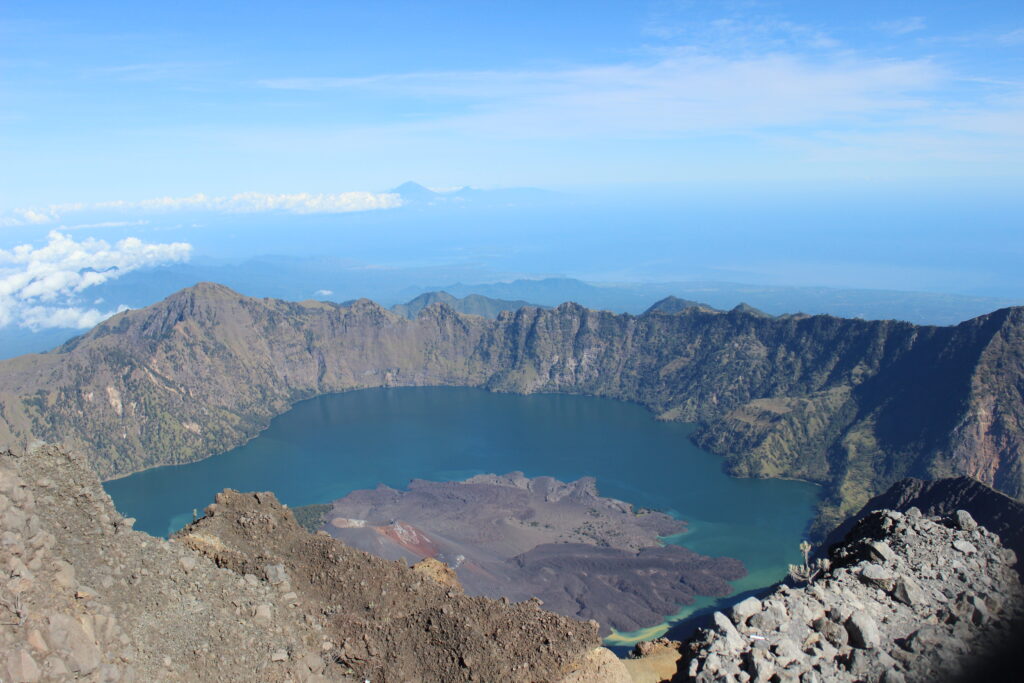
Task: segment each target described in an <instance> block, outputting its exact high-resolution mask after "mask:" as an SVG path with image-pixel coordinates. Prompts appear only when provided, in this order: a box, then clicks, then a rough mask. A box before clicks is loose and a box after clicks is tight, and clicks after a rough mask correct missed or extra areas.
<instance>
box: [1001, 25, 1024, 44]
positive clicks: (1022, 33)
mask: <svg viewBox="0 0 1024 683" xmlns="http://www.w3.org/2000/svg"><path fill="white" fill-rule="evenodd" d="M996 41H997V42H999V43H1002V44H1003V45H1020V44H1021V43H1024V28H1018V29H1014V30H1012V31H1010V32H1008V33H1004V34H1002V35H1000V36H998V37H997V38H996Z"/></svg>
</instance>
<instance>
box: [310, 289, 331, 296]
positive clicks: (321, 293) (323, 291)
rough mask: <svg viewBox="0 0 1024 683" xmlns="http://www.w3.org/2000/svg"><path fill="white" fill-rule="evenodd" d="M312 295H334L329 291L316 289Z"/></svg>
mask: <svg viewBox="0 0 1024 683" xmlns="http://www.w3.org/2000/svg"><path fill="white" fill-rule="evenodd" d="M313 294H314V295H315V296H330V295H331V294H334V292H333V291H331V290H329V289H318V290H316V291H315V292H313Z"/></svg>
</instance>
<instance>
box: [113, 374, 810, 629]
mask: <svg viewBox="0 0 1024 683" xmlns="http://www.w3.org/2000/svg"><path fill="white" fill-rule="evenodd" d="M692 430H693V425H688V424H683V423H676V422H659V421H657V420H655V419H654V417H653V415H652V414H651V413H650V412H649V411H648V410H647V409H645V408H643V407H642V406H639V405H636V404H632V403H624V402H621V401H613V400H610V399H601V398H591V397H584V396H567V395H560V394H534V395H530V396H518V395H514V394H492V393H490V392H487V391H483V390H480V389H470V388H456V387H415V388H394V389H365V390H360V391H351V392H347V393H343V394H333V395H330V396H321V397H318V398H314V399H310V400H308V401H303V402H302V403H299V404H297V405H296V406H295V407H294V408H293V409H292V410H290V411H289V412H287V413H285V414H283V415H281V416H279V417H277V418H275V419H274V420H273V421H272V422H271V423H270V426H269V427H268V428H267V429H266V430H265V431H264V432H263V433H261V434H260V435H259V436H258V437H257V438H255V439H253V440H252V441H250V442H249V443H247V444H245V445H244V446H241V447H239V448H236V449H234V450H232V451H228V452H227V453H222V454H220V455H216V456H213V457H211V458H207V459H206V460H201V461H199V462H196V463H192V464H188V465H175V466H169V467H158V468H155V469H151V470H147V471H145V472H140V473H138V474H134V475H132V476H129V477H125V478H123V479H117V480H114V481H109V482H106V483H105V484H104V487H105V488H106V490H107V492H108V493H109V494H110V496H111V497H112V498H113V499H114V503H115V505H116V506H117V508H118V510H119V511H120V512H121V513H122V514H123V515H125V516H128V517H135V518H136V519H137V522H136V525H135V527H136V528H137V529H140V530H143V531H146V532H148V533H151V534H153V535H157V536H166V535H168V534H169V533H170V532H172V531H175V530H176V529H178V528H180V527H181V526H183V525H184V524H186V523H187V522H189V521H191V520H192V511H193V509H198V510H199V511H200V514H202V509H203V508H204V507H206V505H207V504H209V503H211V502H212V501H213V497H214V495H215V494H216V493H218V492H219V491H221V490H223V489H225V488H233V489H237V490H240V491H273V492H274V493H275V494H276V495H277V497H278V498H279V499H280V500H281V501H282V502H283V503H286V504H288V505H290V506H293V507H294V506H298V505H309V504H311V503H325V502H328V501H330V500H333V499H335V498H340V497H342V496H344V495H346V494H348V493H349V492H351V491H354V490H356V489H364V488H374V487H376V486H377V484H378V483H384V484H387V485H389V486H393V487H395V488H403V487H404V486H405V485H406V484H407V483H408V482H409V480H410V479H413V478H420V479H432V480H436V481H446V480H459V479H465V478H467V477H470V476H472V475H474V474H482V473H487V472H493V473H498V474H504V473H506V472H511V471H514V470H520V471H522V472H524V473H525V474H526V476H529V477H535V476H541V475H548V476H552V477H556V478H558V479H561V480H563V481H571V480H573V479H578V478H579V477H582V476H592V477H594V478H596V479H597V486H598V490H599V491H600V493H601V495H604V496H610V497H612V498H619V499H621V500H625V501H628V502H630V503H633V504H634V505H636V506H638V507H639V506H643V507H649V508H656V509H659V510H663V511H665V512H668V513H670V514H672V515H675V516H677V517H679V518H681V519H683V520H685V521H687V522H688V523H689V528H688V530H687V532H686V533H685V534H682V535H680V536H675V537H672V538H670V539H668V542H672V543H679V544H681V545H685V546H686V547H688V548H691V549H693V550H695V551H697V552H700V553H704V554H708V555H727V556H730V557H735V558H738V559H740V560H741V561H742V562H743V564H744V565H745V566H746V568H747V572H748V576H747V577H746V578H744V579H741V580H739V581H736V582H734V584H733V585H734V588H735V589H736V591H737V592H738V593H739V592H744V591H751V590H756V589H757V588H760V587H763V586H767V585H769V584H771V583H774V582H775V581H778V580H779V579H781V578H782V577H783V576H784V575H785V573H786V566H787V564H789V563H793V562H796V561H797V560H798V559H799V558H800V554H799V551H798V549H797V546H798V544H799V543H800V540H801V539H802V538H803V537H804V529H805V527H806V525H807V523H808V521H809V520H810V518H811V515H812V513H813V510H814V505H815V504H816V502H817V500H818V491H819V490H818V488H817V487H816V486H813V485H811V484H807V483H804V482H799V481H783V480H764V479H736V478H733V477H729V476H728V475H726V474H725V473H724V472H723V470H722V461H721V459H720V458H718V457H717V456H714V455H712V454H710V453H707V452H706V451H703V450H701V449H700V448H698V447H697V446H695V445H694V444H693V443H692V442H691V441H690V440H689V438H688V436H689V434H690V432H691V431H692ZM713 603H714V600H711V599H701V600H698V603H697V604H696V605H693V606H690V607H689V608H685V609H682V610H681V611H680V612H679V613H678V614H676V615H673V620H679V619H683V618H685V617H687V616H689V615H690V614H691V613H693V612H694V611H695V610H697V609H699V608H704V607H707V606H709V605H711V604H713ZM666 628H667V626H666V625H664V624H662V625H652V629H649V630H646V631H645V632H643V633H635V634H624V635H623V637H622V638H621V639H620V640H621V642H622V643H623V644H624V643H627V642H630V641H632V640H635V639H636V638H637V637H639V636H641V635H643V636H645V637H646V636H651V635H660V633H661V632H664V631H665V629H666ZM611 642H613V643H614V642H616V639H615V638H614V637H613V638H612V641H611Z"/></svg>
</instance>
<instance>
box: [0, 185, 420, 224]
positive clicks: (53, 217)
mask: <svg viewBox="0 0 1024 683" xmlns="http://www.w3.org/2000/svg"><path fill="white" fill-rule="evenodd" d="M401 205H402V198H401V197H399V196H398V195H397V194H389V193H379V194H375V193H373V192H340V193H336V194H310V193H306V192H302V193H296V194H265V193H261V192H241V193H239V194H234V195H230V196H224V197H211V196H208V195H205V194H202V193H199V194H194V195H192V196H190V197H156V198H154V199H143V200H141V201H125V200H116V201H108V202H98V203H95V204H82V203H76V204H53V205H51V206H48V207H44V208H39V207H35V208H28V209H14V210H13V211H10V212H9V213H8V215H7V216H0V227H4V226H6V227H11V226H23V225H43V224H46V223H54V222H57V221H59V220H61V219H62V218H63V217H64V216H66V215H68V214H74V213H80V212H83V211H100V212H111V211H115V212H125V213H163V212H172V211H212V212H216V213H260V212H265V211H284V212H287V213H296V214H311V213H348V212H350V211H372V210H375V209H392V208H396V207H399V206H401ZM134 222H136V223H143V222H144V221H134ZM132 223H133V221H102V222H99V223H92V224H87V225H85V226H75V227H114V226H120V225H130V224H132Z"/></svg>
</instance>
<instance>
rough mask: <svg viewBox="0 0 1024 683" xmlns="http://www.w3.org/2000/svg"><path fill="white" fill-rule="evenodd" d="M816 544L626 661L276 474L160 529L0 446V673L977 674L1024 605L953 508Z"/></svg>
mask: <svg viewBox="0 0 1024 683" xmlns="http://www.w3.org/2000/svg"><path fill="white" fill-rule="evenodd" d="M831 557H832V563H833V564H832V566H831V567H830V568H829V569H828V571H826V572H825V573H823V574H822V575H820V576H816V577H815V578H814V580H813V581H812V583H811V584H810V585H809V586H807V587H805V588H788V587H785V586H783V587H780V588H779V589H778V590H777V591H776V592H775V593H774V594H772V595H771V596H769V597H767V598H766V599H764V600H760V601H759V600H756V599H753V598H751V599H748V600H745V601H744V602H741V603H739V604H738V605H736V606H735V608H734V609H733V610H732V618H731V619H730V618H729V617H726V616H725V615H723V614H716V615H715V621H716V624H717V626H716V628H715V629H713V630H710V631H708V632H706V633H704V634H703V635H702V636H701V637H700V638H699V639H698V640H696V641H694V642H692V643H690V644H688V645H687V646H685V647H684V648H683V655H684V656H683V658H682V659H680V654H679V651H678V649H676V648H674V647H671V646H670V645H669V644H666V643H662V644H645V645H643V646H642V647H640V648H639V649H640V650H641V651H642V652H644V653H646V655H647V656H645V657H644V658H641V659H639V660H633V661H628V660H627V661H625V662H623V661H620V660H617V659H616V658H615V657H614V655H612V654H611V653H610V652H609V651H607V650H605V649H604V648H601V647H598V640H597V627H596V624H594V623H593V622H591V623H583V622H580V621H575V620H573V619H569V618H565V617H561V616H557V615H554V614H551V613H549V612H546V611H544V610H543V609H541V608H540V606H539V605H538V604H537V603H536V602H535V601H526V602H520V603H510V602H508V601H507V600H490V599H487V598H471V597H467V596H465V595H464V594H463V593H462V590H461V586H460V584H459V583H458V581H457V580H456V579H455V576H454V573H453V572H452V571H451V570H450V569H448V568H447V567H446V566H445V565H444V564H442V563H439V562H436V561H434V560H426V561H424V562H421V563H419V564H417V565H415V566H413V567H411V568H410V567H408V566H406V565H405V563H398V562H389V561H386V560H381V559H378V558H375V557H372V556H370V555H367V554H366V553H363V552H360V551H357V550H354V549H351V548H348V547H347V546H345V545H344V544H342V543H340V542H338V541H336V540H334V539H331V538H330V537H327V536H324V535H321V534H315V535H314V534H309V533H308V532H306V531H305V530H302V529H301V528H299V527H298V526H297V524H296V523H295V520H294V517H293V515H292V514H291V512H290V511H289V510H288V509H286V508H284V507H283V506H282V505H280V504H279V503H278V502H277V500H276V499H275V498H274V497H273V495H271V494H266V493H238V492H234V491H225V492H223V493H222V494H220V495H219V496H218V497H217V501H216V502H215V503H213V504H211V505H210V506H209V507H208V508H207V510H206V516H205V517H203V518H201V519H199V520H198V521H197V522H195V523H193V524H191V525H189V526H188V527H186V528H185V529H184V530H182V532H180V533H179V534H178V535H177V536H176V537H175V538H174V539H173V540H171V541H167V540H163V539H157V538H153V537H152V536H148V535H146V534H144V533H141V532H138V531H134V530H133V529H132V520H130V519H124V518H122V517H121V516H120V515H119V514H117V512H116V511H115V510H114V508H113V506H112V505H111V501H110V499H109V498H108V497H107V496H106V494H105V493H104V492H103V489H102V488H101V487H100V485H99V481H98V479H97V478H96V476H95V474H94V473H93V472H92V471H91V470H90V469H89V466H88V464H87V462H86V461H85V460H84V459H83V458H81V457H77V456H74V455H69V454H67V453H64V452H63V451H61V450H59V449H57V448H54V447H43V448H39V449H35V450H34V451H32V452H30V453H28V454H26V455H20V456H19V455H14V454H12V453H10V452H7V453H4V454H0V572H2V573H0V678H2V679H3V680H5V681H19V682H28V683H32V682H35V681H64V680H88V681H140V682H141V681H146V682H148V681H254V680H259V681H282V682H283V681H293V682H296V683H299V682H302V683H316V682H322V681H365V680H371V681H375V682H378V681H403V682H405V681H474V680H475V681H499V680H500V681H551V682H555V681H561V682H564V683H631V682H632V683H639V682H644V683H650V682H659V681H667V680H670V679H671V680H680V679H681V678H686V677H687V676H689V677H695V678H697V679H698V680H739V681H747V680H759V681H768V680H772V681H797V680H799V681H820V680H865V681H874V680H883V681H890V682H892V681H903V680H906V681H917V680H920V681H924V680H945V678H946V677H947V676H948V675H949V674H950V673H951V672H953V673H955V672H957V671H971V672H975V673H977V671H978V670H977V669H975V668H971V667H976V666H978V665H984V664H986V660H985V659H984V658H985V656H986V655H987V654H988V653H989V652H990V650H991V649H992V647H994V646H998V645H1001V644H1002V643H1003V642H1005V641H1006V640H1012V639H1013V637H1014V633H1013V632H1011V630H1010V623H1011V620H1012V619H1015V618H1016V619H1018V620H1019V619H1020V618H1021V617H1022V616H1024V613H1022V604H1024V603H1022V600H1024V595H1022V590H1021V585H1020V581H1019V579H1018V577H1017V575H1016V573H1015V572H1014V571H1013V569H1012V565H1013V563H1014V562H1015V561H1016V558H1015V557H1014V553H1013V552H1012V551H1011V550H1008V549H1005V548H1003V547H1002V546H1001V545H1000V543H999V541H998V539H997V538H996V537H995V536H994V535H993V534H991V533H990V532H988V531H986V530H985V529H984V528H981V527H978V526H977V525H976V523H975V522H974V520H973V518H971V516H970V515H969V514H967V513H966V512H963V511H958V512H957V513H956V514H954V515H952V516H950V517H947V518H935V519H928V518H926V517H924V516H922V515H921V514H920V512H919V511H917V510H916V509H910V510H908V511H907V512H906V513H905V514H904V513H899V512H893V511H880V512H875V513H873V514H871V515H870V516H868V517H867V518H865V519H864V520H862V521H861V522H860V523H859V524H858V525H857V526H856V527H855V528H854V530H853V531H852V532H851V534H850V536H849V537H848V538H847V540H846V541H845V542H844V543H842V544H840V545H839V546H837V547H836V548H834V549H833V551H832V554H831ZM1016 637H1017V639H1018V641H1019V638H1020V632H1019V631H1018V632H1017V633H1016Z"/></svg>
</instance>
